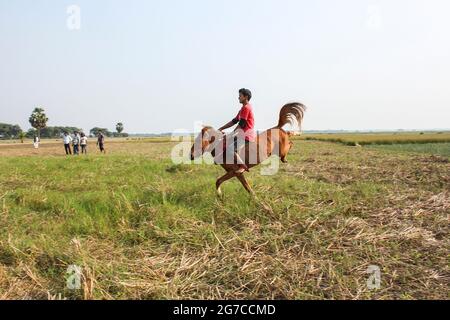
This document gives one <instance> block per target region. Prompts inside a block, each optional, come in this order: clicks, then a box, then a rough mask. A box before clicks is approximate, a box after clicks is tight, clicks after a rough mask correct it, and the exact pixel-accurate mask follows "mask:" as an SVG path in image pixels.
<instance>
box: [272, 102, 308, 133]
mask: <svg viewBox="0 0 450 320" xmlns="http://www.w3.org/2000/svg"><path fill="white" fill-rule="evenodd" d="M305 111H306V107H305V106H304V105H303V104H301V103H300V102H292V103H288V104H286V105H284V106H283V107H282V108H281V110H280V119H279V120H278V125H277V126H276V127H275V128H277V129H281V128H282V127H283V126H285V125H286V124H288V123H289V124H291V125H297V126H298V127H299V128H301V125H302V121H303V116H304V114H305Z"/></svg>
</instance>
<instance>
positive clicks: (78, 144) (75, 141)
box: [63, 132, 106, 155]
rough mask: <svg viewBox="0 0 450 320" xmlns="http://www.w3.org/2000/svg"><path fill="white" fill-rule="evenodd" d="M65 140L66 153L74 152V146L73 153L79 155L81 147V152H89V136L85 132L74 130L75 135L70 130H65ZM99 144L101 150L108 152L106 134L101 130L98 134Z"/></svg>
mask: <svg viewBox="0 0 450 320" xmlns="http://www.w3.org/2000/svg"><path fill="white" fill-rule="evenodd" d="M63 142H64V150H65V151H66V155H71V154H72V148H71V147H73V154H74V155H79V154H80V148H81V154H87V145H88V138H87V137H86V135H85V134H84V133H83V132H81V133H80V132H74V134H73V136H71V135H70V134H69V133H68V132H64V136H63ZM97 146H98V147H99V149H100V152H103V153H106V151H105V136H104V135H103V133H101V132H99V133H98V135H97Z"/></svg>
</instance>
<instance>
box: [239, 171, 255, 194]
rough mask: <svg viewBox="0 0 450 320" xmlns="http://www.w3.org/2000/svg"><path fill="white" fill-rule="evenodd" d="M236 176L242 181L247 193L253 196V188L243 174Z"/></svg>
mask: <svg viewBox="0 0 450 320" xmlns="http://www.w3.org/2000/svg"><path fill="white" fill-rule="evenodd" d="M237 178H238V179H239V181H240V182H241V183H242V185H243V186H244V188H245V190H247V192H248V193H249V194H251V195H252V196H255V192H254V191H253V189H252V188H251V187H250V184H249V183H248V181H247V179H246V178H245V177H244V175H243V174H241V175H238V176H237Z"/></svg>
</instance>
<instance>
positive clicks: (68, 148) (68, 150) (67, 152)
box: [64, 144, 72, 155]
mask: <svg viewBox="0 0 450 320" xmlns="http://www.w3.org/2000/svg"><path fill="white" fill-rule="evenodd" d="M64 149H65V150H66V154H67V155H69V154H72V150H70V144H64Z"/></svg>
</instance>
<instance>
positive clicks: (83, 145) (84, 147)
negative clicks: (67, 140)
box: [80, 132, 87, 154]
mask: <svg viewBox="0 0 450 320" xmlns="http://www.w3.org/2000/svg"><path fill="white" fill-rule="evenodd" d="M80 145H81V153H82V154H87V137H86V135H85V134H84V133H83V132H82V133H81V138H80Z"/></svg>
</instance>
